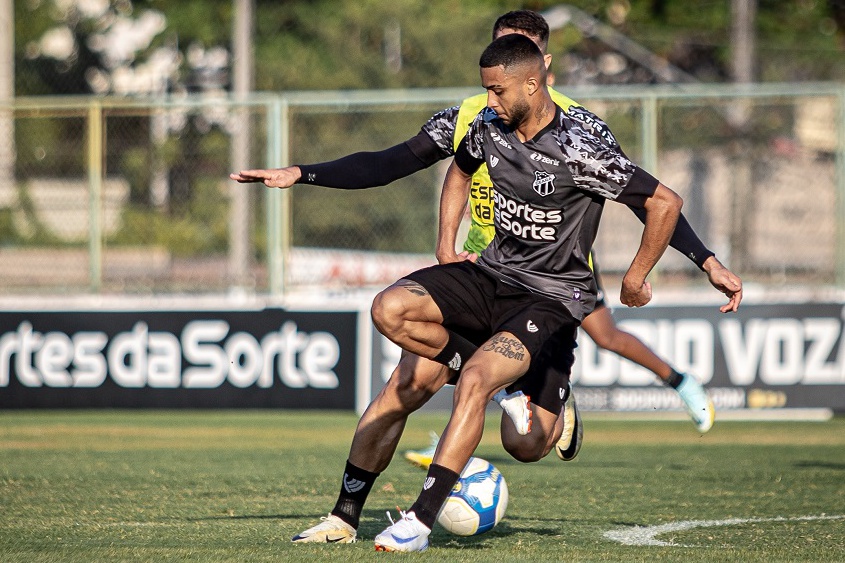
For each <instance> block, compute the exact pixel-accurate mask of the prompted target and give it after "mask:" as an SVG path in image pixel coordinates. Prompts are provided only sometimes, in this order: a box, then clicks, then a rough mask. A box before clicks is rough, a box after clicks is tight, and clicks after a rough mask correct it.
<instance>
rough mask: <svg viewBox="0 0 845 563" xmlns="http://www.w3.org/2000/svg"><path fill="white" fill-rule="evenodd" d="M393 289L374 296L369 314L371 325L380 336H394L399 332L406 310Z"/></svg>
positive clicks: (399, 296)
mask: <svg viewBox="0 0 845 563" xmlns="http://www.w3.org/2000/svg"><path fill="white" fill-rule="evenodd" d="M401 297H402V296H401V295H398V294H397V292H396V290H395V288H394V287H389V288H387V289H385V290H384V291H382V292H380V293H379V294H378V295H376V297H375V299H373V305H372V307H371V308H370V314H371V316H372V318H373V324H374V325H375V327H376V329H378V331H379V332H381V333H382V334H385V335H387V334H394V333H395V332H396V331H398V330H400V329H401V327H402V324H403V321H404V316H405V314H406V313H407V311H408V309H407V307H406V306H405V302H404V300H403V299H402V298H401Z"/></svg>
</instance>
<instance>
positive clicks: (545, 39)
mask: <svg viewBox="0 0 845 563" xmlns="http://www.w3.org/2000/svg"><path fill="white" fill-rule="evenodd" d="M503 29H515V30H517V31H521V32H522V33H524V34H525V35H528V36H529V37H531V38H533V39H535V40H536V41H537V43H538V44H539V45H540V49H541V50H542V51H543V52H545V51H546V47H547V46H548V44H549V24H548V22H546V18H544V17H543V16H541V15H540V14H538V13H537V12H532V11H531V10H514V11H512V12H508V13H507V14H503V15H501V16H499V19H497V20H496V23H494V24H493V38H494V39H495V38H496V34H497V33H498V32H499V31H501V30H503Z"/></svg>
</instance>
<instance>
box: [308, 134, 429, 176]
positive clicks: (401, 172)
mask: <svg viewBox="0 0 845 563" xmlns="http://www.w3.org/2000/svg"><path fill="white" fill-rule="evenodd" d="M443 158H444V155H443V154H442V152H441V151H440V149H439V148H438V146H437V144H435V142H434V141H433V140H432V139H431V137H429V136H428V135H427V134H426V133H424V132H422V131H420V132H419V133H418V134H417V135H416V136H415V137H412V138H411V139H408V140H407V141H405V142H404V143H401V144H398V145H395V146H392V147H390V148H389V149H384V150H383V151H377V152H356V153H354V154H350V155H348V156H344V157H343V158H339V159H337V160H332V161H330V162H321V163H319V164H300V165H298V166H299V169H300V170H301V171H302V177H301V178H300V179H299V182H297V183H299V184H313V185H316V186H325V187H327V188H340V189H345V190H359V189H362V188H373V187H376V186H384V185H386V184H389V183H390V182H393V181H394V180H398V179H399V178H404V177H405V176H410V175H411V174H413V173H414V172H419V171H420V170H422V169H424V168H428V167H429V166H431V165H432V164H434V163H435V162H437V161H438V160H442V159H443Z"/></svg>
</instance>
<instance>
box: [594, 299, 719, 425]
mask: <svg viewBox="0 0 845 563" xmlns="http://www.w3.org/2000/svg"><path fill="white" fill-rule="evenodd" d="M581 326H582V327H583V328H584V331H585V332H586V333H587V334H588V335H589V336H590V338H592V339H593V341H594V342H595V343H596V346H598V347H599V348H604V349H605V350H610V351H611V352H614V353H616V354H619V355H620V356H622V357H623V358H626V359H628V360H630V361H632V362H634V363H636V364H639V365H641V366H643V367H644V368H646V369H648V370H650V371H652V372H654V373H655V374H656V375H657V376H658V377H660V379H661V380H662V381H663V382H664V383H665V384H666V385H668V386H669V387H672V388H673V389H675V390H676V391H677V392H678V394H679V395H680V396H681V400H682V401H683V403H684V406H685V407H686V409H687V412H689V415H690V417H691V418H692V421H693V423H694V424H695V425H696V427H697V428H698V430H699V431H700V432H702V433H703V432H707V431H708V430H710V428H711V427H712V426H713V421H714V420H715V415H716V411H715V409H714V407H713V402H712V401H711V400H710V397H709V396H708V394H707V391H706V390H705V389H704V387H702V386H701V384H700V383H699V382H698V381H697V380H696V379H695V378H694V377H693V376H691V375H688V374H684V373H681V372H678V371H677V370H675V369H674V368H673V367H672V366H670V365H669V364H668V363H666V362H665V361H664V360H663V359H661V358H660V357H659V356H658V355H657V354H655V353H654V352H653V351H652V350H651V349H650V348H649V347H648V346H646V345H645V344H644V343H643V342H642V341H641V340H640V339H638V338H637V337H636V336H634V335H633V334H630V333H627V332H625V331H623V330H621V329H620V328H619V327H618V326H616V323H615V322H614V320H613V315H611V314H610V309H608V308H607V307H606V306H604V305H603V304H602V303H600V304H598V305H597V306H596V308H595V310H594V311H593V312H592V313H590V314H589V315H587V317H586V318H585V319H584V321H583V322H582V323H581Z"/></svg>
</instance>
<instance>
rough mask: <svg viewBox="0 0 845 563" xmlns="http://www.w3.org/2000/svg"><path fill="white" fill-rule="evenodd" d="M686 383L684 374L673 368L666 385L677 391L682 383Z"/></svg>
mask: <svg viewBox="0 0 845 563" xmlns="http://www.w3.org/2000/svg"><path fill="white" fill-rule="evenodd" d="M683 382H684V374H682V373H678V372H677V371H675V368H672V373H670V374H669V377H668V378H666V381H665V382H664V383H666V385H668V386H669V387H671V388H672V389H677V388H678V387H679V386H680V385H681V383H683Z"/></svg>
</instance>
